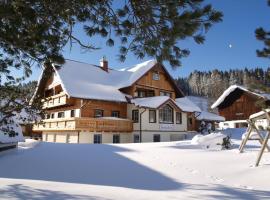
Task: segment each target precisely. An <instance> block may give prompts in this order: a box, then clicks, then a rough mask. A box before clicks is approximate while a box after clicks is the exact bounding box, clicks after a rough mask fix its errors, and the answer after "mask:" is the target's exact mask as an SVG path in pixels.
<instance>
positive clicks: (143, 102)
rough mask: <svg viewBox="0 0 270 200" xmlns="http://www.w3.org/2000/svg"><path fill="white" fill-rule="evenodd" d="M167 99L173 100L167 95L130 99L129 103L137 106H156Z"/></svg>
mask: <svg viewBox="0 0 270 200" xmlns="http://www.w3.org/2000/svg"><path fill="white" fill-rule="evenodd" d="M168 100H171V101H173V100H172V99H171V98H170V97H168V96H155V97H145V98H135V99H132V100H131V103H133V104H134V105H135V106H139V107H145V108H158V107H160V106H161V105H162V104H164V103H165V102H166V101H168Z"/></svg>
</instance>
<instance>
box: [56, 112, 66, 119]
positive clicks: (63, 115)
mask: <svg viewBox="0 0 270 200" xmlns="http://www.w3.org/2000/svg"><path fill="white" fill-rule="evenodd" d="M57 117H58V118H64V117H65V113H64V112H59V113H58V114H57Z"/></svg>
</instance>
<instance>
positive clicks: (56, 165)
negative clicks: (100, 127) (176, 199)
mask: <svg viewBox="0 0 270 200" xmlns="http://www.w3.org/2000/svg"><path fill="white" fill-rule="evenodd" d="M127 151H131V150H128V149H126V148H123V147H119V146H116V145H90V144H60V143H58V144H55V143H41V144H40V145H38V146H37V147H35V148H33V149H28V150H17V151H16V150H14V151H12V152H9V153H8V154H5V155H4V156H2V157H1V155H0V163H1V164H0V177H2V178H14V179H32V180H45V181H56V182H67V183H80V184H92V185H105V186H116V187H125V188H133V189H143V190H175V189H179V188H183V187H184V185H183V184H181V183H178V182H176V181H174V180H172V179H171V178H169V177H166V176H165V175H163V174H161V173H159V172H157V171H155V170H153V169H150V168H148V167H146V166H143V165H141V164H139V163H137V162H135V161H132V160H130V159H128V158H126V157H124V156H122V155H120V154H119V153H120V152H127Z"/></svg>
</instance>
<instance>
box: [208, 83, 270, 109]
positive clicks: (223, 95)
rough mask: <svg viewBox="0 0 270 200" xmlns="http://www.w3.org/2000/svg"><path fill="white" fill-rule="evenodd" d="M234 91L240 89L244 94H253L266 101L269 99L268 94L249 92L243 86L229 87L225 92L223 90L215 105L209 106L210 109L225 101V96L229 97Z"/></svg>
mask: <svg viewBox="0 0 270 200" xmlns="http://www.w3.org/2000/svg"><path fill="white" fill-rule="evenodd" d="M236 89H240V90H243V91H245V92H248V93H251V94H254V95H256V96H259V97H262V98H266V99H270V94H263V93H262V94H260V93H255V92H252V91H250V90H248V89H247V88H245V87H243V86H239V85H232V86H230V87H229V88H228V89H227V90H225V91H224V92H223V93H222V95H221V96H220V97H219V98H218V99H217V100H216V102H215V103H213V105H212V106H211V108H212V109H214V108H216V107H218V106H219V105H220V104H221V103H222V102H223V101H224V100H225V99H226V97H227V96H229V95H230V94H231V93H232V92H233V91H235V90H236Z"/></svg>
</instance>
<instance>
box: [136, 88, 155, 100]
mask: <svg viewBox="0 0 270 200" xmlns="http://www.w3.org/2000/svg"><path fill="white" fill-rule="evenodd" d="M134 96H135V97H140V98H142V97H153V96H155V91H154V90H146V89H137V91H136V92H135V93H134Z"/></svg>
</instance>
